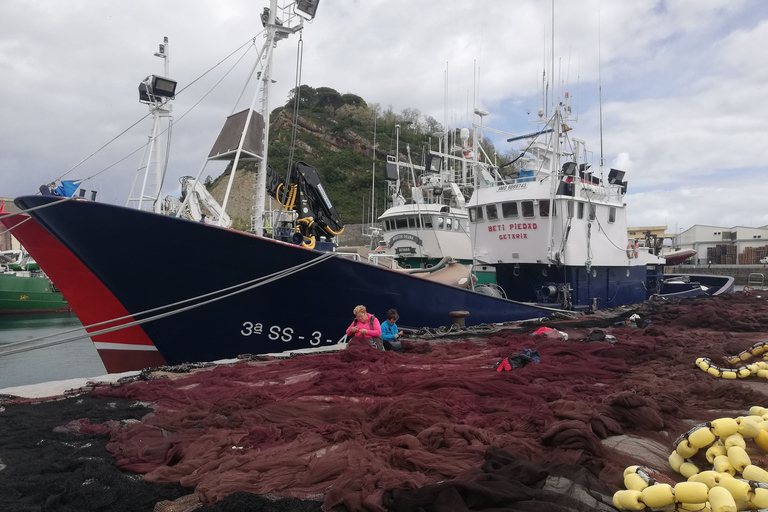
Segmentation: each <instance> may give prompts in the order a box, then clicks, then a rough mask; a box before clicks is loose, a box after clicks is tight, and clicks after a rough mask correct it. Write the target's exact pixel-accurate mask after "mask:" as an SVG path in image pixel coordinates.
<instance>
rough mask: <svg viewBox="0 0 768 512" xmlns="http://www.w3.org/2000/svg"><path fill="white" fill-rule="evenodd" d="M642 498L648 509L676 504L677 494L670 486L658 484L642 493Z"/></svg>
mask: <svg viewBox="0 0 768 512" xmlns="http://www.w3.org/2000/svg"><path fill="white" fill-rule="evenodd" d="M641 494H642V497H641V498H640V499H641V501H642V502H643V503H645V505H646V506H648V507H664V506H666V505H671V504H672V503H674V502H675V493H674V491H673V490H672V486H671V485H669V484H656V485H651V486H650V487H646V488H645V489H643V490H642V491H641Z"/></svg>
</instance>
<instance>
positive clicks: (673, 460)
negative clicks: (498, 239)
mask: <svg viewBox="0 0 768 512" xmlns="http://www.w3.org/2000/svg"><path fill="white" fill-rule="evenodd" d="M667 461H668V462H669V467H671V468H672V469H674V470H675V471H676V472H680V466H681V465H682V464H683V462H685V459H683V458H682V457H681V456H680V454H679V453H677V452H672V453H671V454H670V455H669V458H668V459H667Z"/></svg>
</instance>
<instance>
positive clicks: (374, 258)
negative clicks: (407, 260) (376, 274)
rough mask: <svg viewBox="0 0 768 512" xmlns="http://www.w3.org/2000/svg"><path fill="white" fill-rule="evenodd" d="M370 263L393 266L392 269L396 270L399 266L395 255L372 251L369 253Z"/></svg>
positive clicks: (387, 266)
mask: <svg viewBox="0 0 768 512" xmlns="http://www.w3.org/2000/svg"><path fill="white" fill-rule="evenodd" d="M368 263H373V264H374V265H379V266H382V267H386V268H391V269H392V270H396V269H397V268H398V267H399V265H398V264H397V259H395V258H394V257H392V256H390V255H388V254H376V253H371V254H369V255H368Z"/></svg>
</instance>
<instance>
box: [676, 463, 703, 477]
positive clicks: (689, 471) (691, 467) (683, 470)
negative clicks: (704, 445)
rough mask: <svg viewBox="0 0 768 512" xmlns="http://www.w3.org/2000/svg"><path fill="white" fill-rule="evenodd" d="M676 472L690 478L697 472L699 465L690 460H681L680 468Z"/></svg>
mask: <svg viewBox="0 0 768 512" xmlns="http://www.w3.org/2000/svg"><path fill="white" fill-rule="evenodd" d="M678 472H679V473H680V474H681V475H683V476H684V477H685V478H691V477H692V476H693V475H695V474H697V473H698V472H699V467H698V466H697V465H696V464H693V463H692V462H683V463H682V464H680V469H679V470H678Z"/></svg>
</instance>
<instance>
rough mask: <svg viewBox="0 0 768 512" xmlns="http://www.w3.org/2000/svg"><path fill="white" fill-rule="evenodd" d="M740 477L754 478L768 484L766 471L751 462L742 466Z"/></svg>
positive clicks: (767, 472)
mask: <svg viewBox="0 0 768 512" xmlns="http://www.w3.org/2000/svg"><path fill="white" fill-rule="evenodd" d="M741 477H742V478H743V479H744V480H754V481H756V482H760V483H761V484H768V471H766V470H764V469H761V468H759V467H757V466H755V465H753V464H750V465H749V466H747V467H745V468H744V471H742V472H741Z"/></svg>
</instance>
